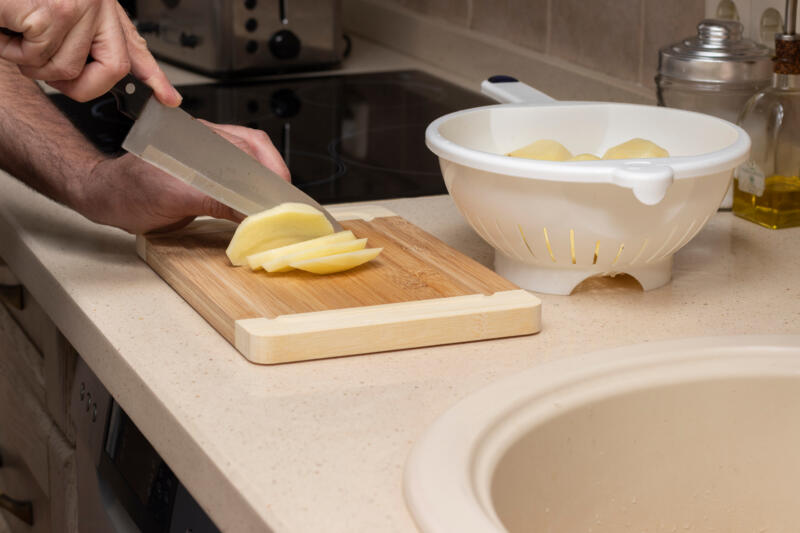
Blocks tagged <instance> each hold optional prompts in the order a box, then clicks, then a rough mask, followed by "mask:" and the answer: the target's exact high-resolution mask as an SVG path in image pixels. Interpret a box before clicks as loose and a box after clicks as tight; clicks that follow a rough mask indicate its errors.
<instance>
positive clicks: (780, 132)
mask: <svg viewBox="0 0 800 533" xmlns="http://www.w3.org/2000/svg"><path fill="white" fill-rule="evenodd" d="M796 17H797V0H786V17H785V18H784V25H783V33H778V34H776V35H775V58H773V67H774V68H773V72H774V74H773V75H772V85H771V86H770V87H767V88H766V89H764V90H762V91H759V92H758V93H756V94H755V95H753V97H751V98H750V100H748V102H747V104H745V106H744V108H743V109H742V113H741V114H740V116H739V119H738V123H739V125H740V126H741V127H742V128H744V130H745V131H747V133H748V134H749V135H750V139H751V141H752V148H751V151H750V158H749V159H748V160H747V161H746V162H745V163H744V164H742V165H741V166H740V167H739V168H737V169H736V172H735V176H734V193H733V212H734V214H736V215H738V216H740V217H742V218H744V219H747V220H749V221H751V222H755V223H756V224H760V225H761V226H764V227H767V228H772V229H778V228H788V227H791V226H800V36H798V35H797V33H796V32H795V19H796Z"/></svg>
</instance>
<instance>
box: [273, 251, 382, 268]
mask: <svg viewBox="0 0 800 533" xmlns="http://www.w3.org/2000/svg"><path fill="white" fill-rule="evenodd" d="M382 251H383V248H366V249H364V250H358V251H356V252H347V253H344V254H336V255H329V256H327V257H317V258H315V259H306V260H304V261H297V262H294V263H290V265H289V266H291V267H293V268H296V269H298V270H305V271H306V272H312V273H314V274H333V273H334V272H342V271H345V270H349V269H351V268H355V267H357V266H359V265H363V264H364V263H366V262H367V261H372V260H373V259H375V258H376V257H377V256H378V254H379V253H381V252H382Z"/></svg>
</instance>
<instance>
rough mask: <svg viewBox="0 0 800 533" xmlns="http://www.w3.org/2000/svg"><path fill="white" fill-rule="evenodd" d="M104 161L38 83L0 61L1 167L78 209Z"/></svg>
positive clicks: (47, 194) (33, 186)
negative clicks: (86, 183) (86, 187)
mask: <svg viewBox="0 0 800 533" xmlns="http://www.w3.org/2000/svg"><path fill="white" fill-rule="evenodd" d="M102 159H104V157H103V155H102V154H101V153H100V152H99V151H98V150H96V149H95V148H94V147H93V146H92V145H91V143H89V141H87V140H86V139H85V138H84V137H83V135H82V134H81V133H80V132H79V131H78V130H76V129H75V127H74V126H73V125H72V124H71V123H70V122H69V120H67V119H66V117H64V115H62V114H61V112H60V111H59V110H58V109H57V108H56V107H55V106H54V105H53V104H52V103H51V102H50V100H49V99H48V98H47V96H45V94H44V93H43V92H42V91H41V90H40V89H39V87H38V86H37V85H36V82H34V81H31V80H30V79H28V78H26V77H25V76H23V75H22V74H20V72H19V69H18V68H17V67H16V65H13V64H11V63H8V62H6V61H3V60H0V168H2V169H3V170H5V171H6V172H8V173H9V174H11V175H12V176H15V177H16V178H17V179H19V180H21V181H23V182H25V183H27V184H28V185H29V186H31V187H32V188H34V189H36V190H37V191H39V192H41V193H42V194H44V195H46V196H49V197H50V198H52V199H53V200H55V201H57V202H59V203H62V204H64V205H67V206H69V207H72V208H77V207H78V205H77V204H79V203H80V197H81V190H82V185H83V181H84V180H85V179H86V178H87V177H88V176H89V174H90V172H91V170H92V169H93V168H94V166H95V165H96V164H97V163H98V162H99V161H101V160H102Z"/></svg>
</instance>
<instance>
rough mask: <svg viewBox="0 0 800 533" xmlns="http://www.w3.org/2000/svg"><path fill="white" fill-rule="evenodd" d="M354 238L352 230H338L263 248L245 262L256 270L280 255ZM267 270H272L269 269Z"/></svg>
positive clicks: (288, 254) (272, 261) (280, 256)
mask: <svg viewBox="0 0 800 533" xmlns="http://www.w3.org/2000/svg"><path fill="white" fill-rule="evenodd" d="M355 238H356V236H355V235H353V232H352V231H350V230H344V231H339V232H336V233H331V234H330V235H324V236H322V237H317V238H316V239H310V240H307V241H301V242H298V243H295V244H289V245H287V246H281V247H280V248H272V249H270V250H265V251H263V252H259V253H257V254H253V255H248V256H247V264H248V265H250V268H251V269H253V270H258V269H260V268H264V265H267V264H270V265H271V264H272V263H274V262H275V261H276V260H277V259H279V258H282V257H286V256H290V255H293V254H296V253H299V252H302V251H304V250H310V249H312V248H318V247H320V246H325V245H329V244H334V243H337V242H345V241H353V240H355ZM362 248H363V246H362ZM288 264H289V263H286V265H288ZM286 265H284V266H286ZM269 272H272V271H271V270H270V271H269Z"/></svg>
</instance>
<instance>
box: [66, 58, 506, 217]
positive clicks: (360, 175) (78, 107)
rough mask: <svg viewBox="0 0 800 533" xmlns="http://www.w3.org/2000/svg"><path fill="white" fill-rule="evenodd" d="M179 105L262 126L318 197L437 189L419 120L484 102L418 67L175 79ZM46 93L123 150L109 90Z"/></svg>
mask: <svg viewBox="0 0 800 533" xmlns="http://www.w3.org/2000/svg"><path fill="white" fill-rule="evenodd" d="M179 90H180V92H181V94H182V95H183V98H184V100H183V105H182V107H183V108H184V109H185V110H186V111H187V112H189V113H190V114H191V115H193V116H195V117H198V118H204V119H206V120H209V121H212V122H217V123H228V124H240V125H245V126H249V127H251V128H259V129H262V130H264V131H265V132H267V134H269V136H270V138H271V139H272V141H273V143H274V144H275V146H276V147H277V148H278V150H280V152H281V154H282V155H283V157H284V159H285V160H286V162H287V164H288V165H289V170H291V173H292V181H293V183H294V184H295V185H297V186H298V187H299V188H301V189H302V190H304V191H305V192H306V193H308V194H309V195H310V196H312V197H313V198H314V199H315V200H317V201H318V202H320V203H323V204H324V203H337V202H351V201H361V200H380V199H386V198H400V197H412V196H428V195H434V194H444V193H445V192H446V189H445V186H444V182H443V181H442V177H441V174H440V172H439V166H438V160H437V158H436V156H434V155H433V154H432V153H431V152H430V151H429V150H428V148H427V147H426V146H425V128H426V127H427V125H428V124H429V123H430V122H431V121H433V120H434V119H436V118H437V117H440V116H441V115H444V114H446V113H450V112H452V111H456V110H459V109H465V108H468V107H476V106H480V105H486V104H489V103H492V102H491V101H490V100H489V99H488V98H486V97H484V96H481V95H480V94H477V93H473V92H470V91H466V90H464V89H462V88H460V87H458V86H456V85H453V84H451V83H449V82H446V81H444V80H441V79H438V78H435V77H433V76H430V75H428V74H425V73H423V72H418V71H395V72H380V73H369V74H348V75H334V76H324V77H314V78H296V79H283V80H274V81H250V82H237V83H221V84H209V85H193V86H183V87H179ZM52 99H53V101H54V103H55V104H56V105H57V106H58V107H59V108H60V109H61V110H62V111H63V112H64V113H65V114H66V115H67V116H68V117H70V119H71V120H72V121H73V123H75V125H76V126H77V127H78V129H80V130H81V131H82V132H83V133H84V134H85V135H86V136H87V137H88V138H89V139H90V140H91V141H92V142H93V143H94V144H95V145H96V146H97V147H98V148H100V150H102V151H103V152H105V153H108V154H115V153H119V152H120V151H121V148H120V145H121V144H122V140H123V139H124V138H125V135H126V134H127V132H128V129H130V126H131V121H130V120H129V119H127V118H126V117H124V116H123V115H121V114H120V113H119V112H118V111H117V109H116V104H115V102H114V99H113V98H112V97H111V96H110V95H108V96H104V97H101V98H98V99H96V100H93V101H91V102H87V103H84V104H80V103H77V102H74V101H72V100H69V99H68V98H66V97H64V96H62V95H54V96H53V97H52Z"/></svg>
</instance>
